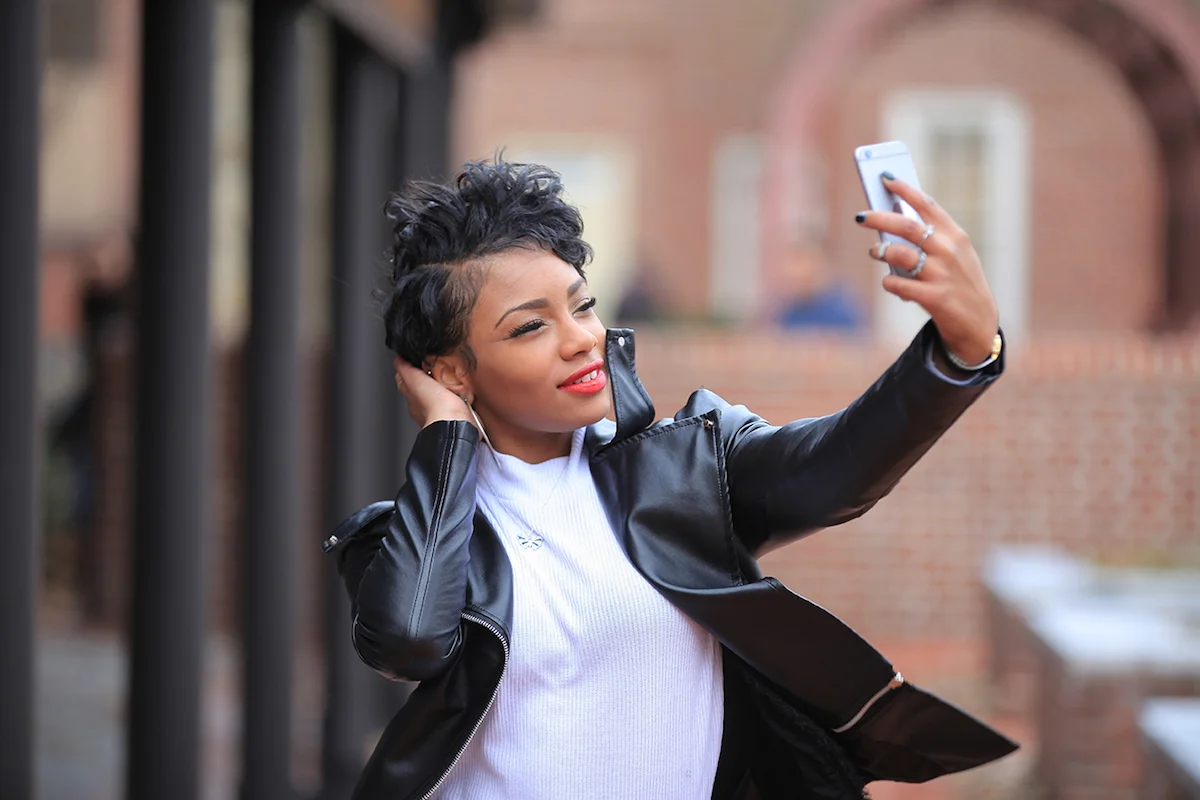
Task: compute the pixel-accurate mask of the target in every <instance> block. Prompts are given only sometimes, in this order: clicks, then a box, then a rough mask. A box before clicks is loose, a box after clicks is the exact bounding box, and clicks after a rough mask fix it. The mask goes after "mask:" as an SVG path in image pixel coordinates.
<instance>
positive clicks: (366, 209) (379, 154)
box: [323, 30, 396, 800]
mask: <svg viewBox="0 0 1200 800" xmlns="http://www.w3.org/2000/svg"><path fill="white" fill-rule="evenodd" d="M386 86H387V75H386V72H385V71H384V68H383V66H382V65H381V64H380V63H379V62H378V61H377V60H376V58H375V56H374V55H373V54H372V53H370V52H369V51H368V50H367V49H366V48H365V47H364V46H363V45H362V43H361V42H360V41H359V40H357V39H356V38H355V37H353V36H352V35H351V34H349V33H347V32H345V31H342V30H339V31H338V33H337V40H336V46H335V78H334V92H335V97H334V158H333V170H334V176H333V181H334V183H333V209H334V211H333V214H334V218H333V272H334V274H333V281H332V284H331V286H332V294H333V327H332V351H331V354H330V378H329V383H330V392H331V395H330V398H329V408H330V416H331V420H330V426H329V434H330V442H329V448H328V452H329V454H330V458H329V461H330V463H329V467H328V472H327V474H328V476H329V478H328V484H327V485H328V491H329V496H328V500H327V506H326V508H327V512H326V528H327V529H332V527H333V526H334V525H336V524H337V523H338V522H339V521H340V520H341V519H342V518H343V517H345V516H346V515H347V514H350V513H351V512H353V511H354V510H355V509H357V508H359V507H361V506H363V505H366V504H367V503H370V502H373V501H375V500H380V499H387V498H389V497H391V496H393V495H394V493H395V491H396V487H394V486H389V485H388V483H389V480H388V478H389V477H390V476H387V475H383V474H381V473H382V471H381V469H380V464H381V463H382V460H381V458H380V455H379V453H380V447H381V446H386V438H385V436H384V434H383V433H382V427H383V426H382V419H383V413H384V411H383V408H382V406H383V403H382V393H381V392H380V391H379V390H378V386H379V372H380V370H381V369H386V368H387V367H386V365H387V363H388V362H389V361H390V359H389V358H388V355H387V352H386V351H385V350H384V348H383V344H382V343H383V328H382V325H381V324H380V322H379V314H378V303H377V301H376V299H375V297H374V294H373V293H374V290H375V289H376V288H377V287H378V285H379V276H380V274H381V272H382V269H381V265H382V257H383V254H382V252H381V249H380V247H379V244H380V242H381V240H382V235H383V234H382V226H383V224H384V217H383V211H382V209H383V201H384V196H383V194H382V193H381V191H380V173H384V174H386V173H387V172H388V171H389V169H388V168H389V165H390V163H391V161H390V154H389V153H388V152H387V151H386V150H384V149H383V147H382V143H383V136H382V135H381V134H382V133H383V132H384V131H385V130H386V122H387V119H386V116H382V115H381V111H380V109H381V107H384V106H386V103H385V102H384V101H385V100H386V98H385V96H384V91H385V89H386ZM326 575H327V584H326V602H325V607H326V613H325V631H326V659H327V661H326V669H327V681H328V694H327V705H326V716H325V732H324V753H323V768H324V796H325V797H327V798H339V800H340V798H344V797H346V796H348V794H349V789H350V788H351V787H353V785H354V782H355V781H356V780H357V778H358V773H359V771H360V770H361V769H362V765H363V761H364V759H363V747H364V744H365V737H366V735H367V732H368V729H369V728H370V727H371V726H372V725H373V724H374V723H375V721H376V720H375V718H374V717H375V715H373V714H372V713H371V711H372V709H371V708H369V707H368V702H367V698H368V697H369V696H370V694H371V692H372V689H373V687H375V686H376V685H377V684H376V682H378V681H380V680H382V679H381V678H379V677H378V676H376V675H374V673H372V672H371V671H370V670H369V669H367V668H366V667H365V666H364V665H363V664H362V663H361V662H360V661H359V660H358V657H357V656H356V655H355V653H354V650H353V648H352V647H351V645H350V607H349V601H348V598H347V597H346V591H345V588H344V586H343V584H342V582H341V580H340V578H338V576H337V575H336V572H335V570H334V565H333V564H332V563H329V564H328V566H327V572H326Z"/></svg>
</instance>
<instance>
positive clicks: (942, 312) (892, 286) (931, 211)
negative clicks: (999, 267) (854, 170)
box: [855, 173, 1000, 364]
mask: <svg viewBox="0 0 1200 800" xmlns="http://www.w3.org/2000/svg"><path fill="white" fill-rule="evenodd" d="M882 180H883V183H884V186H885V187H886V188H887V190H888V191H889V192H891V193H893V194H895V195H896V196H898V197H900V198H902V199H903V200H904V201H905V202H907V203H908V204H909V205H910V206H911V207H912V208H913V210H914V211H916V212H917V214H918V215H920V218H921V220H923V221H924V222H918V221H917V220H914V219H911V218H909V217H906V216H905V215H903V214H901V213H897V212H894V211H863V212H861V213H859V214H858V215H857V216H856V217H855V219H856V221H857V222H858V224H859V225H862V226H863V227H864V228H871V229H872V230H875V231H878V232H880V233H881V234H894V235H895V236H897V237H900V238H901V239H904V240H906V242H910V243H912V245H913V246H912V247H908V246H905V245H891V246H887V245H888V243H887V242H885V241H881V242H880V243H879V244H876V245H875V246H874V247H872V248H871V250H870V254H871V257H872V258H875V259H878V260H881V261H884V262H885V263H887V264H888V265H890V266H891V267H892V273H891V274H888V275H885V276H884V278H883V288H884V289H886V290H887V291H888V292H891V293H892V294H894V295H896V296H897V297H899V298H900V299H901V300H911V301H912V302H914V303H917V304H918V305H920V306H921V307H922V308H923V309H925V311H926V312H928V313H929V316H930V317H931V318H932V319H933V322H934V324H935V325H936V326H937V329H938V333H939V334H940V335H941V337H942V342H943V343H944V344H945V346H946V347H947V348H948V349H949V350H950V352H952V353H953V354H954V355H956V356H958V358H960V359H962V360H963V361H964V362H966V363H968V364H977V363H980V362H982V361H984V360H985V359H986V358H988V356H989V355H991V352H992V341H993V339H994V338H995V335H996V331H997V330H998V328H999V324H1000V317H999V311H998V310H997V307H996V298H995V296H994V295H993V294H992V288H991V286H989V285H988V282H987V277H986V276H985V275H984V272H983V264H982V263H980V260H979V254H978V253H977V252H975V248H974V247H973V246H972V245H971V240H970V237H969V236H968V235H967V233H966V231H964V230H963V229H962V228H961V227H959V225H958V223H956V222H955V221H954V219H953V218H951V216H950V215H949V214H948V213H946V211H945V209H943V208H942V207H941V206H940V205H938V204H937V202H936V201H935V200H934V199H933V198H932V197H930V196H929V195H927V194H924V193H923V192H921V191H920V190H919V189H917V188H915V187H913V186H912V185H910V184H908V183H905V182H904V181H901V180H896V179H893V178H892V177H891V176H890V175H889V174H887V173H885V174H884V175H883V176H882ZM922 255H924V263H923V264H921V268H920V270H919V271H916V272H915V273H914V270H917V266H918V262H919V261H920V260H921V258H922ZM905 274H908V275H910V276H911V277H901V276H902V275H905Z"/></svg>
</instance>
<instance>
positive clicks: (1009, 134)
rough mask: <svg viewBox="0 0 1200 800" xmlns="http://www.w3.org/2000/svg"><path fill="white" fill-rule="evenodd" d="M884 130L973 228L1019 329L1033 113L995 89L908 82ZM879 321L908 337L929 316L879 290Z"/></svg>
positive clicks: (1008, 326) (1003, 314) (887, 110)
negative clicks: (933, 86) (931, 86)
mask: <svg viewBox="0 0 1200 800" xmlns="http://www.w3.org/2000/svg"><path fill="white" fill-rule="evenodd" d="M883 127H884V135H885V136H886V138H888V139H899V140H901V141H903V142H906V143H907V144H908V147H909V150H911V151H912V154H913V161H914V162H915V163H916V166H917V174H918V175H920V176H921V188H923V189H924V190H925V191H927V192H929V194H931V195H933V196H934V197H936V198H937V199H938V202H939V203H941V204H942V206H943V207H944V208H945V209H946V210H947V211H949V212H950V214H951V215H952V216H953V217H954V218H955V220H957V221H958V223H959V224H960V225H961V226H962V227H963V228H964V229H965V230H966V231H967V232H968V233H970V235H971V240H972V242H973V243H974V245H975V248H976V250H977V251H978V252H979V256H980V259H981V260H982V261H983V266H984V271H985V273H986V274H987V277H988V282H989V283H991V286H992V290H993V291H994V292H995V294H996V300H997V303H998V304H999V306H1000V322H1001V324H1002V325H1003V326H1004V331H1005V334H1006V335H1008V336H1010V337H1016V336H1020V335H1021V333H1022V332H1023V331H1024V329H1025V324H1026V309H1027V305H1028V273H1029V256H1028V227H1029V216H1030V214H1029V169H1030V156H1029V116H1028V114H1027V113H1026V112H1025V109H1024V108H1023V106H1022V105H1021V104H1020V103H1019V102H1018V101H1017V100H1016V99H1015V98H1014V97H1012V96H1011V95H1009V94H1007V93H1004V92H998V91H991V90H979V91H970V90H967V91H963V90H907V91H901V92H897V93H895V94H893V95H892V96H891V97H890V98H888V100H887V102H886V104H885V107H884V125H883ZM879 297H880V299H879V301H878V303H879V305H878V308H877V319H878V329H879V332H880V334H881V335H883V336H885V337H887V338H888V339H909V338H911V337H912V336H913V335H914V334H915V333H916V331H917V329H918V328H920V326H921V325H923V324H924V323H925V321H926V320H927V319H928V318H929V317H928V315H927V314H926V313H925V312H924V311H923V310H922V309H921V308H920V307H919V306H917V305H916V304H914V303H903V302H901V301H900V300H898V299H897V298H895V297H893V296H891V295H889V294H887V293H881V294H880V295H879Z"/></svg>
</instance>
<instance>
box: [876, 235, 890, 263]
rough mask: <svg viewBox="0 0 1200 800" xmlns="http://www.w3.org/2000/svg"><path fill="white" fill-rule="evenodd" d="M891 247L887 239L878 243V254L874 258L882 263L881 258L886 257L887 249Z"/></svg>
mask: <svg viewBox="0 0 1200 800" xmlns="http://www.w3.org/2000/svg"><path fill="white" fill-rule="evenodd" d="M891 246H892V243H891V241H890V240H888V239H884V240H883V241H882V242H880V243H879V252H878V255H876V256H875V257H876V258H877V259H879V260H880V261H883V257H884V256H886V255H887V251H888V248H889V247H891Z"/></svg>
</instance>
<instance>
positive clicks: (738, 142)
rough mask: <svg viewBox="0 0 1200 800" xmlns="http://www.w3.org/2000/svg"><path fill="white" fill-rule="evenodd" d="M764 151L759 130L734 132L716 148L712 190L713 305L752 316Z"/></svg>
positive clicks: (735, 316)
mask: <svg viewBox="0 0 1200 800" xmlns="http://www.w3.org/2000/svg"><path fill="white" fill-rule="evenodd" d="M762 178H763V151H762V137H761V136H760V135H759V134H757V133H733V134H730V135H728V136H726V137H724V138H723V139H721V140H720V142H719V143H718V144H717V146H716V148H715V149H714V151H713V166H712V185H711V187H710V190H709V231H710V233H709V236H710V242H709V253H710V255H709V282H708V296H709V308H710V309H711V311H712V312H713V313H714V314H716V315H717V316H719V317H722V318H726V319H731V320H746V319H749V318H751V317H753V315H754V314H755V313H756V312H757V311H758V305H759V294H760V292H761V286H760V283H761V280H762V275H761V272H762V270H761V263H760V262H761V258H760V250H761V246H760V242H761V239H762V237H761V235H760V229H759V228H760V220H761V214H760V209H761V207H762V199H761V194H762Z"/></svg>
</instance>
